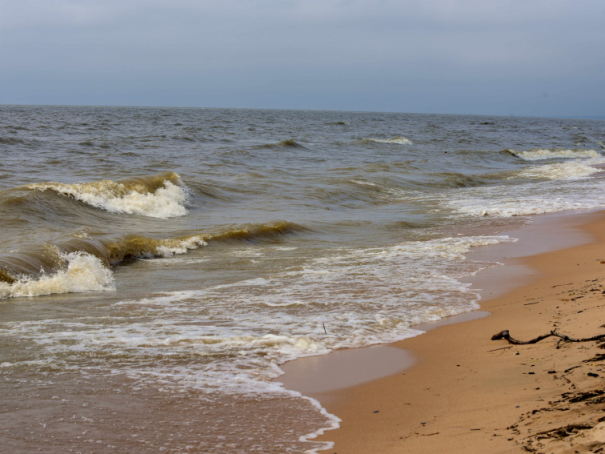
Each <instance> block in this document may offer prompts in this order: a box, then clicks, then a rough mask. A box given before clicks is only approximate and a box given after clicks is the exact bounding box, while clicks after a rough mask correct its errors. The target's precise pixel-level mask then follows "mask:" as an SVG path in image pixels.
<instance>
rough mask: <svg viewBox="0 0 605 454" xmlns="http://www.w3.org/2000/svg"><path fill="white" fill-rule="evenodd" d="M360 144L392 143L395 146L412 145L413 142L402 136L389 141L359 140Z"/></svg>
mask: <svg viewBox="0 0 605 454" xmlns="http://www.w3.org/2000/svg"><path fill="white" fill-rule="evenodd" d="M359 142H360V143H370V142H378V143H393V144H397V145H412V144H413V142H412V141H411V140H410V139H407V138H405V137H402V136H397V137H392V138H390V139H361V140H359Z"/></svg>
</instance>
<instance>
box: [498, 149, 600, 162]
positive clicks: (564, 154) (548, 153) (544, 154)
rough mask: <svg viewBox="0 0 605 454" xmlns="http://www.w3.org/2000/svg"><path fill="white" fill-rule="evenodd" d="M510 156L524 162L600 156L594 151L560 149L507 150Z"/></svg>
mask: <svg viewBox="0 0 605 454" xmlns="http://www.w3.org/2000/svg"><path fill="white" fill-rule="evenodd" d="M508 151H509V152H510V153H511V154H512V155H514V156H517V157H519V158H521V159H524V160H526V161H540V160H543V159H555V158H566V159H578V158H597V157H600V156H601V153H599V152H598V151H596V150H581V149H576V150H566V149H562V148H555V149H553V150H548V149H542V148H534V149H532V150H528V151H516V150H508Z"/></svg>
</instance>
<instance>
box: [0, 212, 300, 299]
mask: <svg viewBox="0 0 605 454" xmlns="http://www.w3.org/2000/svg"><path fill="white" fill-rule="evenodd" d="M304 230H306V229H305V228H304V227H302V226H300V225H298V224H295V223H292V222H286V221H282V222H278V223H275V224H256V225H249V226H245V227H239V228H234V229H227V230H225V231H223V232H219V233H199V234H194V235H189V236H183V237H177V238H167V239H156V238H148V237H145V236H142V235H126V236H124V237H120V238H104V237H100V238H91V237H88V236H86V235H84V236H79V237H72V238H69V239H67V240H63V241H58V242H56V243H55V244H47V245H42V246H38V247H30V248H28V249H26V250H24V251H22V252H15V253H8V254H2V255H0V299H2V298H9V297H15V296H35V295H49V294H51V293H68V292H84V291H94V290H97V291H98V290H106V289H110V288H113V287H111V286H112V285H113V284H112V283H113V280H112V279H113V278H112V279H109V278H108V276H111V271H109V270H110V267H111V266H115V265H118V264H120V263H122V262H124V261H126V260H128V259H132V258H155V257H171V256H173V255H180V254H186V253H187V252H189V251H190V250H194V249H198V248H200V247H204V246H207V245H208V243H210V242H228V241H263V240H272V239H274V238H277V237H279V236H283V235H287V234H292V233H295V232H300V231H304ZM99 267H101V268H103V270H105V271H103V272H101V271H100V269H99ZM107 273H109V274H107Z"/></svg>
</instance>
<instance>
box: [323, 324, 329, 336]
mask: <svg viewBox="0 0 605 454" xmlns="http://www.w3.org/2000/svg"><path fill="white" fill-rule="evenodd" d="M322 326H323V327H324V333H326V334H328V332H327V331H326V325H324V324H323V323H322Z"/></svg>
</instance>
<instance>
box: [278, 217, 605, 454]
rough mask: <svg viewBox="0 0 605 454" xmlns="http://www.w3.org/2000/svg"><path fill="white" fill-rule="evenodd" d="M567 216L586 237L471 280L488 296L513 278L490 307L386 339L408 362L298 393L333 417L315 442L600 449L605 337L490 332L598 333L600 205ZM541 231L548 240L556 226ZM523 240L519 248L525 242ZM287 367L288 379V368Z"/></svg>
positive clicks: (489, 449) (604, 304)
mask: <svg viewBox="0 0 605 454" xmlns="http://www.w3.org/2000/svg"><path fill="white" fill-rule="evenodd" d="M569 219H570V218H568V219H567V220H566V221H565V222H568V223H569V222H571V221H570V220H569ZM573 222H575V223H576V224H578V225H579V227H580V228H581V229H582V231H583V232H584V233H585V234H588V235H590V236H591V238H592V241H590V242H589V243H588V244H583V245H580V246H574V247H571V248H567V249H564V250H558V251H553V252H545V253H541V254H537V255H532V256H530V257H525V258H521V259H513V260H510V259H509V260H508V265H507V266H504V267H502V268H500V269H499V271H494V272H491V273H489V274H485V275H484V277H483V278H481V275H479V276H478V277H477V278H476V279H475V281H481V279H483V283H482V285H479V286H478V287H479V288H481V287H483V288H485V289H486V290H485V292H486V293H487V292H489V293H493V294H494V295H495V294H496V293H497V290H498V287H499V286H498V285H496V284H498V282H502V280H505V279H509V280H510V279H513V280H514V282H512V283H513V284H515V283H516V284H518V283H519V282H522V283H523V285H522V286H518V287H517V288H515V289H513V290H510V291H508V292H507V293H505V294H503V295H500V296H497V297H496V298H493V299H491V300H486V301H484V302H483V303H482V309H483V310H485V311H489V312H491V313H492V315H490V316H489V317H485V318H481V319H477V320H472V321H467V322H464V323H458V324H449V325H446V326H440V327H439V328H438V329H434V330H432V331H429V332H427V333H426V334H423V335H421V336H418V337H415V338H411V339H406V340H404V341H401V342H398V343H395V344H392V345H391V346H389V348H393V347H395V348H398V349H405V352H406V355H407V356H406V358H408V361H409V358H410V356H409V354H410V353H411V355H413V357H414V358H415V360H416V363H415V365H414V366H412V367H409V368H408V369H405V370H401V368H400V369H399V370H398V371H396V372H394V371H389V372H388V373H389V374H390V375H388V376H386V377H383V378H378V379H375V380H373V381H370V382H366V383H363V384H359V385H357V386H349V387H347V388H341V389H337V390H331V391H325V390H319V389H318V390H316V392H313V390H311V392H309V393H307V394H310V395H311V396H312V397H315V398H317V399H318V400H320V402H321V403H322V404H323V405H324V406H325V407H326V409H327V410H328V411H329V412H330V413H332V414H335V415H337V416H338V417H339V418H341V419H342V423H341V428H340V429H337V430H334V431H328V432H326V433H325V434H324V435H323V436H322V437H320V438H319V439H320V440H322V441H334V442H335V446H334V448H333V449H332V450H330V451H324V452H326V453H330V454H331V453H338V454H356V453H360V454H361V453H363V454H367V453H381V454H389V453H404V452H405V453H406V454H408V453H409V454H413V453H452V454H453V453H465V454H471V453H509V452H510V453H518V452H542V453H573V454H575V453H584V452H603V453H604V454H605V382H604V377H605V350H603V349H602V348H600V347H601V346H605V344H600V343H599V342H594V341H592V342H585V343H566V344H564V345H562V346H561V348H559V349H557V348H556V343H557V340H558V339H556V338H548V339H546V340H544V341H542V342H540V343H537V344H533V345H518V346H517V345H510V344H508V342H507V341H506V340H491V337H492V335H494V334H496V333H498V332H500V331H502V330H505V329H508V330H510V334H511V335H512V336H513V337H515V338H517V339H521V340H529V339H532V338H535V337H536V336H538V335H540V334H544V333H547V332H549V331H550V330H552V329H553V328H556V329H557V330H558V331H560V332H561V333H564V334H567V335H569V336H572V337H590V336H595V335H599V334H605V327H604V326H603V325H604V323H605V294H604V291H605V213H603V212H599V213H592V214H589V215H583V216H577V217H575V218H574V221H573ZM568 227H569V226H568ZM563 231H564V230H563ZM560 232H561V231H560ZM567 236H569V235H567ZM549 240H550V241H551V242H552V241H553V240H554V241H557V238H556V235H554V236H551V237H550V238H549ZM530 242H531V240H528V242H527V243H526V245H525V246H521V247H525V248H527V249H531V246H532V245H531V244H529V243H530ZM519 244H521V245H522V243H521V242H519ZM507 268H508V270H512V272H509V273H508V274H507V271H506V270H507ZM530 269H531V270H533V272H531V273H528V271H529V270H530ZM519 270H521V272H520V271H519ZM523 270H524V271H523ZM523 276H531V278H526V279H525V280H520V279H521V278H522V277H523ZM486 279H488V280H491V281H492V283H493V284H494V285H493V288H489V285H487V283H486V282H485V281H486ZM509 283H511V282H509ZM492 290H493V292H492ZM500 290H501V289H500ZM330 356H331V355H327V358H329V357H330ZM402 360H403V358H402ZM406 365H407V366H409V364H402V367H404V366H406ZM285 369H286V378H285V379H284V380H283V381H284V382H285V383H286V385H288V383H289V382H288V379H287V376H288V374H290V375H292V374H291V370H292V369H289V368H288V367H286V368H285ZM320 369H321V368H320ZM319 372H321V370H320V371H319ZM589 374H593V375H589ZM349 375H351V374H349ZM595 375H596V376H595ZM320 376H321V375H320ZM289 387H292V388H295V387H294V386H289ZM602 420H603V421H602Z"/></svg>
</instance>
